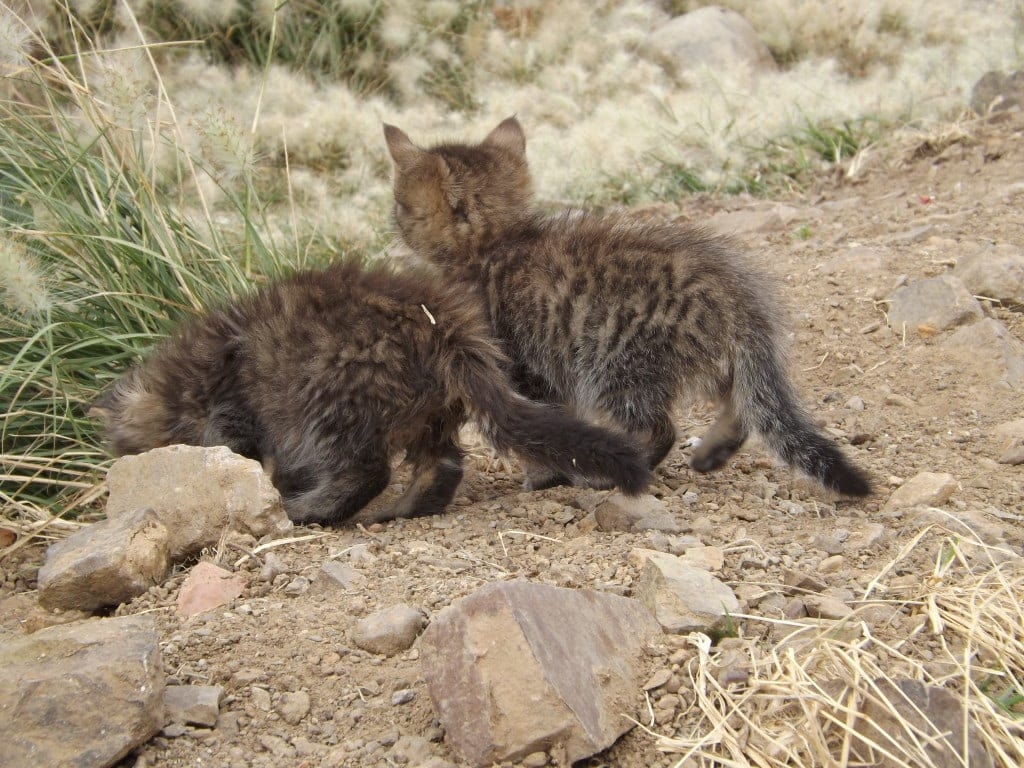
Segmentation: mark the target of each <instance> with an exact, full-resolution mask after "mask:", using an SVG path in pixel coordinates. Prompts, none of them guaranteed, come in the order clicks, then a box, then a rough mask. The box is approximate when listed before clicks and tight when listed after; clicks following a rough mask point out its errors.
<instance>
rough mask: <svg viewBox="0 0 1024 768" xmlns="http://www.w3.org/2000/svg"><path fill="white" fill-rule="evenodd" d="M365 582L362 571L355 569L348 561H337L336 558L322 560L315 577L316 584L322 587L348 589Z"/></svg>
mask: <svg viewBox="0 0 1024 768" xmlns="http://www.w3.org/2000/svg"><path fill="white" fill-rule="evenodd" d="M365 583H366V576H365V575H364V574H363V573H362V571H357V570H356V569H355V568H353V567H352V566H351V565H349V564H348V563H339V562H338V561H336V560H327V561H326V562H324V564H323V565H321V566H320V573H319V574H318V575H317V577H316V584H317V586H318V587H320V588H323V589H343V590H350V589H355V588H357V587H361V586H363V585H364V584H365Z"/></svg>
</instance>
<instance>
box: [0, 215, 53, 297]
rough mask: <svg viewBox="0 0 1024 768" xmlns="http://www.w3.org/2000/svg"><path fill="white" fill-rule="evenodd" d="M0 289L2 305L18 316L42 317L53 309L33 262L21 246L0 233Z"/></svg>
mask: <svg viewBox="0 0 1024 768" xmlns="http://www.w3.org/2000/svg"><path fill="white" fill-rule="evenodd" d="M0 289H2V290H3V297H4V304H6V305H7V307H8V308H9V309H12V310H14V311H15V312H18V313H19V314H22V315H42V314H45V313H46V312H47V311H48V310H49V309H50V308H51V307H53V301H52V300H51V298H50V292H49V291H48V290H47V287H46V277H45V275H44V273H43V271H42V269H41V268H40V266H39V264H38V262H37V261H36V259H35V258H34V257H33V256H32V254H30V253H29V252H28V250H27V249H26V248H25V246H24V245H23V244H22V243H20V242H18V241H17V240H15V239H14V238H12V237H10V236H9V235H6V234H2V233H0Z"/></svg>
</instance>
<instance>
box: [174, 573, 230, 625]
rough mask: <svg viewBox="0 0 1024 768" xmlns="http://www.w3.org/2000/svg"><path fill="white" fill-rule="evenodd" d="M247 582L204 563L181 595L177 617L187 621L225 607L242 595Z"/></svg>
mask: <svg viewBox="0 0 1024 768" xmlns="http://www.w3.org/2000/svg"><path fill="white" fill-rule="evenodd" d="M244 589H245V580H244V579H243V578H242V576H241V575H240V574H237V573H231V571H226V570H224V569H223V568H221V567H220V566H217V565H214V564H213V563H211V562H209V561H208V560H203V561H202V562H200V563H196V565H195V566H194V567H193V568H192V570H191V571H189V574H188V576H186V577H185V582H184V583H183V584H182V585H181V590H180V591H179V592H178V615H179V616H182V617H184V618H188V617H189V616H195V615H196V614H197V613H202V612H203V611H209V610H210V609H212V608H217V607H218V606H221V605H226V604H227V603H230V602H231V601H232V600H234V599H235V598H236V597H238V596H239V595H241V594H242V590H244Z"/></svg>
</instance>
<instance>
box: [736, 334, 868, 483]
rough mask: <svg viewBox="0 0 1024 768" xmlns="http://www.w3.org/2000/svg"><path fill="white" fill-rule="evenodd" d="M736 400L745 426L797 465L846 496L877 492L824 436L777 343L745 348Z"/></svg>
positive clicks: (739, 359)
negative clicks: (799, 393)
mask: <svg viewBox="0 0 1024 768" xmlns="http://www.w3.org/2000/svg"><path fill="white" fill-rule="evenodd" d="M732 397H733V404H734V407H735V408H736V412H737V414H738V415H739V418H740V419H741V421H742V423H743V426H744V427H745V428H746V429H747V430H748V431H754V432H757V433H758V434H759V435H761V437H762V439H763V440H764V441H765V442H766V443H767V445H768V447H769V448H770V449H771V450H773V451H774V452H775V453H776V454H778V456H779V457H781V458H782V459H783V460H785V461H786V462H788V463H789V464H790V465H791V466H793V467H796V468H797V469H799V470H802V471H803V472H806V473H807V474H808V475H810V476H811V477H813V478H815V479H816V480H817V481H818V482H820V483H821V484H822V485H823V486H825V487H826V488H830V489H832V490H833V491H838V492H839V493H842V494H844V495H846V496H867V495H868V494H870V493H871V483H870V482H869V480H868V478H867V476H866V475H865V474H864V472H863V471H862V470H861V469H859V468H858V467H856V466H854V465H853V464H852V463H851V462H850V461H849V459H847V458H846V457H845V456H844V455H843V453H842V452H841V451H840V450H839V448H838V447H837V446H836V444H835V443H834V442H833V441H832V440H831V439H830V438H828V437H827V436H826V435H824V434H822V433H821V431H820V430H819V429H818V428H817V427H816V426H815V424H814V423H813V422H812V421H811V418H810V417H809V416H808V415H807V413H806V412H805V411H804V409H803V408H802V407H801V405H800V403H799V400H798V399H797V396H796V393H795V392H794V391H793V387H792V385H791V384H790V381H789V377H788V376H787V374H786V368H785V365H784V364H783V361H782V359H781V356H780V354H779V350H778V349H777V348H776V345H775V344H774V343H773V342H772V341H771V340H768V341H766V340H765V339H764V338H760V339H756V340H752V341H751V342H750V343H748V344H746V345H744V347H743V348H742V349H741V350H740V352H739V354H738V355H737V357H736V361H735V367H734V378H733V390H732Z"/></svg>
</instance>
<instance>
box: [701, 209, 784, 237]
mask: <svg viewBox="0 0 1024 768" xmlns="http://www.w3.org/2000/svg"><path fill="white" fill-rule="evenodd" d="M796 213H797V211H796V209H795V208H791V207H789V206H779V207H777V208H770V209H767V210H745V211H726V212H724V213H716V214H715V215H714V216H712V217H711V218H710V219H709V220H708V222H707V223H708V226H709V227H711V229H714V230H716V231H717V232H721V233H723V234H726V235H749V234H754V233H758V232H775V231H777V230H780V229H783V228H784V227H785V226H786V225H787V224H788V223H789V222H790V221H792V220H793V219H794V218H795V217H796Z"/></svg>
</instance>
